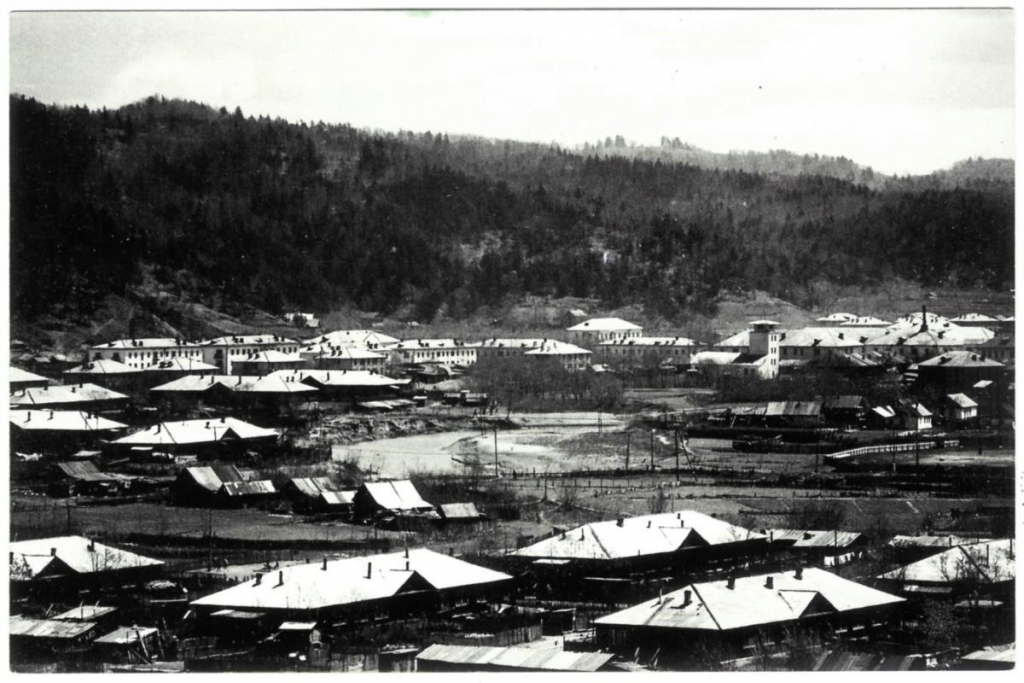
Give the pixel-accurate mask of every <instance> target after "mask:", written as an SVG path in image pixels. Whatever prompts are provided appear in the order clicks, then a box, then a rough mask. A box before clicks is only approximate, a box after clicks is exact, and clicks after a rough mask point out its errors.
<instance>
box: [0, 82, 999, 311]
mask: <svg viewBox="0 0 1024 683" xmlns="http://www.w3.org/2000/svg"><path fill="white" fill-rule="evenodd" d="M10 140H11V145H10V146H11V150H10V163H11V194H10V197H11V221H10V225H11V230H10V255H11V256H10V259H11V261H10V281H11V313H12V318H13V317H19V318H21V319H23V320H32V319H35V318H40V317H45V316H48V315H53V316H57V317H58V318H74V317H78V318H83V317H88V316H90V315H91V312H92V311H94V310H95V309H96V307H97V306H98V305H100V303H102V302H103V301H104V299H105V298H106V297H108V296H109V295H112V294H116V295H123V294H124V293H125V292H126V291H127V290H129V289H130V288H131V287H133V286H137V285H138V283H139V282H140V281H141V280H142V279H143V278H144V276H145V277H152V279H153V280H154V282H155V285H154V287H157V286H161V287H162V286H166V287H167V290H166V291H167V292H168V293H169V294H171V295H173V296H175V297H177V298H179V299H180V300H182V301H195V302H198V303H201V304H203V305H205V306H207V307H209V308H211V309H214V310H226V309H228V308H229V307H233V306H237V307H239V310H242V309H244V308H245V307H247V306H251V307H255V308H258V309H261V310H264V311H268V312H270V313H272V314H275V315H277V314H280V313H281V312H283V311H285V310H314V311H329V310H336V309H337V308H339V307H344V306H351V307H352V308H355V309H359V310H364V311H378V312H381V313H382V314H384V315H392V314H394V313H396V312H397V311H402V312H403V313H402V315H403V317H406V318H407V319H413V320H419V321H424V322H429V321H431V320H433V319H435V318H439V319H444V318H447V319H455V320H460V319H464V318H466V317H468V316H471V315H472V314H473V313H474V312H476V311H478V310H481V309H483V308H486V307H494V306H500V305H502V304H503V303H505V302H508V301H515V300H521V299H523V298H524V297H527V296H536V297H550V298H565V297H576V298H581V299H593V300H597V301H600V303H601V307H602V308H605V309H617V308H621V307H623V306H642V307H643V309H644V310H645V311H650V312H651V313H652V314H655V315H659V316H662V317H664V318H666V319H672V318H676V319H678V318H680V317H682V316H685V315H688V314H705V313H708V312H710V311H712V310H713V309H714V307H715V306H716V305H717V303H716V302H717V301H719V298H720V295H721V294H722V293H723V292H728V291H747V290H751V289H757V290H761V291H764V292H767V293H768V294H770V295H772V296H777V297H780V298H783V299H786V300H788V301H793V302H794V303H795V304H797V305H799V306H805V307H810V306H814V305H816V302H817V301H819V300H820V296H821V292H822V291H824V290H826V289H827V288H828V287H829V286H831V285H837V286H842V287H874V286H878V285H879V284H880V283H885V282H887V281H889V280H894V279H900V280H905V281H909V282H914V283H917V284H920V285H923V286H928V287H938V286H957V285H960V284H967V285H969V286H972V287H977V288H982V289H983V288H999V287H1006V286H1008V285H1006V284H1005V283H1007V282H1010V281H1012V279H1013V276H1014V260H1013V259H1014V251H1013V245H1014V232H1013V228H1014V196H1013V186H1012V184H1011V183H1007V182H1005V181H1003V180H1000V179H998V178H999V177H1000V176H999V175H997V174H993V173H990V172H989V171H985V173H988V174H989V175H987V176H985V177H983V178H975V176H976V175H983V174H982V170H983V169H988V168H989V166H991V164H988V163H986V162H979V161H970V162H968V163H967V164H961V165H957V166H956V167H955V168H954V169H951V170H950V173H949V174H948V175H946V176H942V175H933V176H926V177H924V178H923V179H900V180H899V181H895V182H893V183H882V184H877V183H876V184H874V185H870V184H868V183H867V181H866V180H865V179H866V177H867V175H866V174H867V171H868V170H869V169H861V168H860V167H858V166H857V165H856V164H854V163H853V162H852V161H850V160H847V159H842V158H840V159H828V158H825V159H823V158H821V157H818V158H817V159H815V158H814V157H808V158H806V159H805V158H804V157H799V156H797V155H793V154H791V153H786V152H778V153H773V154H774V156H773V155H772V154H769V155H767V156H764V155H761V156H757V155H750V156H748V155H737V156H735V157H734V158H733V159H732V160H731V161H729V159H728V157H726V161H728V162H729V163H733V164H735V165H737V166H743V165H744V164H746V165H747V166H751V167H753V165H755V164H756V165H757V167H758V168H760V169H762V170H761V171H760V172H756V173H755V172H751V171H748V170H744V169H743V168H727V169H724V170H723V169H709V168H704V167H702V166H700V165H698V164H697V163H694V161H693V160H695V159H705V163H711V162H712V161H714V160H715V158H714V157H709V156H707V155H706V154H702V153H701V152H700V151H699V150H696V149H693V148H682V146H681V145H679V146H675V145H674V141H673V145H670V147H673V146H674V147H676V148H675V149H670V150H669V152H668V153H669V154H670V155H671V154H675V155H676V156H678V160H670V159H669V158H668V157H666V158H664V159H663V158H660V157H658V156H657V155H656V154H655V152H654V151H649V152H647V153H649V154H650V155H651V158H644V157H643V156H641V154H640V153H641V151H642V150H634V151H633V153H632V154H630V153H628V152H629V150H628V149H623V148H626V147H627V146H626V145H625V143H623V144H622V145H621V147H620V146H619V145H617V144H615V143H616V141H612V145H611V147H612V148H613V149H612V150H605V151H599V150H590V151H588V152H582V153H574V152H571V151H568V150H566V149H564V148H561V147H559V146H557V145H544V144H533V143H521V142H515V141H510V140H488V139H483V138H476V137H472V136H460V135H455V134H452V135H448V134H445V133H431V132H424V133H412V132H408V131H399V132H397V133H396V132H370V131H366V130H360V129H356V128H354V127H352V126H348V125H336V124H324V123H322V122H300V123H291V122H288V121H285V120H281V119H271V118H268V117H265V116H260V117H253V116H246V115H245V114H244V113H243V112H242V111H241V110H240V109H239V108H237V107H236V108H234V109H233V110H230V109H229V108H227V107H220V108H214V107H209V106H207V105H204V104H199V103H196V102H189V101H183V100H173V99H172V100H168V99H165V98H162V97H158V96H155V97H149V98H146V99H145V100H142V101H140V102H137V103H134V104H132V105H129V106H126V107H122V108H119V109H117V110H100V111H90V110H88V109H86V108H84V107H55V106H47V105H44V104H41V103H39V102H36V101H35V100H32V99H28V98H24V97H18V96H12V97H11V98H10ZM602 147H605V146H604V145H602ZM616 149H617V150H618V151H617V152H616ZM684 159H689V161H684ZM716 163H717V162H716ZM722 163H725V162H722ZM1003 166H1004V167H1005V164H1003ZM772 169H775V170H772ZM815 170H816V172H814V173H811V172H810V171H815ZM1004 170H1005V168H1004ZM830 174H831V175H830ZM842 174H846V175H847V176H849V175H851V174H852V177H853V178H854V180H847V179H843V178H841V177H836V176H837V175H842ZM857 178H860V179H861V182H857Z"/></svg>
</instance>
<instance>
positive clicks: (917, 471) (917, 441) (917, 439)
mask: <svg viewBox="0 0 1024 683" xmlns="http://www.w3.org/2000/svg"><path fill="white" fill-rule="evenodd" d="M914 483H915V484H917V486H915V488H916V489H917V492H918V493H920V492H921V435H920V433H915V434H914Z"/></svg>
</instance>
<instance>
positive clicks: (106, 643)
mask: <svg viewBox="0 0 1024 683" xmlns="http://www.w3.org/2000/svg"><path fill="white" fill-rule="evenodd" d="M161 649H162V648H161V643H160V631H158V630H157V629H156V628H154V627H152V626H120V627H118V628H117V629H115V630H113V631H111V632H110V633H108V634H106V635H104V636H100V637H99V638H97V639H96V640H95V641H94V642H93V651H94V652H95V653H96V656H97V658H99V659H100V660H102V661H105V662H113V663H126V662H149V661H150V660H152V658H153V655H154V654H159V652H160V650H161Z"/></svg>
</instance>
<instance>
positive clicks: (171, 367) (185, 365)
mask: <svg viewBox="0 0 1024 683" xmlns="http://www.w3.org/2000/svg"><path fill="white" fill-rule="evenodd" d="M217 370H218V368H217V366H216V365H210V364H209V363H204V362H203V361H201V360H196V359H195V358H181V357H174V358H165V359H164V360H159V361H157V362H155V363H152V364H150V365H147V366H146V367H144V368H142V371H143V372H193V373H194V372H207V373H209V372H217Z"/></svg>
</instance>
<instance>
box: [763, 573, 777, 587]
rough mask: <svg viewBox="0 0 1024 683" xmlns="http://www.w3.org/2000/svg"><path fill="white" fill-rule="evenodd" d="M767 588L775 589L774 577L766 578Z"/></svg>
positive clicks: (765, 585) (765, 584)
mask: <svg viewBox="0 0 1024 683" xmlns="http://www.w3.org/2000/svg"><path fill="white" fill-rule="evenodd" d="M764 587H765V588H769V589H770V588H775V578H774V577H772V576H769V577H766V578H765V580H764Z"/></svg>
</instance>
